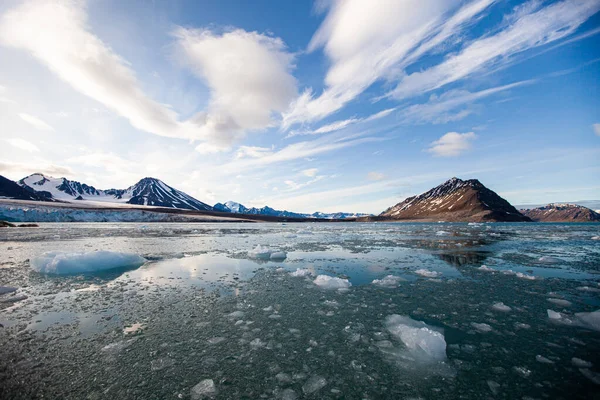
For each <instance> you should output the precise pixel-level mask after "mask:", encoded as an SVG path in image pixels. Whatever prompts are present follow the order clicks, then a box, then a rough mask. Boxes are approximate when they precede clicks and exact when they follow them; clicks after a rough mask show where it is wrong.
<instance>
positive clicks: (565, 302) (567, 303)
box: [547, 297, 573, 307]
mask: <svg viewBox="0 0 600 400" xmlns="http://www.w3.org/2000/svg"><path fill="white" fill-rule="evenodd" d="M547 300H548V301H549V302H550V303H554V304H556V305H559V306H562V307H570V306H571V304H573V303H571V302H570V301H569V300H564V299H556V298H554V297H551V298H549V299H547Z"/></svg>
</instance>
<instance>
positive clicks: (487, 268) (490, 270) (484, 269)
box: [477, 265, 494, 272]
mask: <svg viewBox="0 0 600 400" xmlns="http://www.w3.org/2000/svg"><path fill="white" fill-rule="evenodd" d="M477 269H478V270H480V271H486V272H494V269H493V268H490V267H488V266H487V265H482V266H481V267H479V268H477Z"/></svg>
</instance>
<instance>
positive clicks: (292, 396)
mask: <svg viewBox="0 0 600 400" xmlns="http://www.w3.org/2000/svg"><path fill="white" fill-rule="evenodd" d="M277 398H278V399H281V400H296V399H297V398H298V395H297V394H296V392H294V390H293V389H284V390H283V391H282V392H281V393H280V394H279V396H277Z"/></svg>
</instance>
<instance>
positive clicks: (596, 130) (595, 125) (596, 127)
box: [592, 124, 600, 136]
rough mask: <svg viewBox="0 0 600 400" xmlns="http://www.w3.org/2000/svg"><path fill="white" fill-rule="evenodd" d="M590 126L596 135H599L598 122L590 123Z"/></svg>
mask: <svg viewBox="0 0 600 400" xmlns="http://www.w3.org/2000/svg"><path fill="white" fill-rule="evenodd" d="M592 128H593V129H594V133H595V134H596V136H600V124H594V125H592Z"/></svg>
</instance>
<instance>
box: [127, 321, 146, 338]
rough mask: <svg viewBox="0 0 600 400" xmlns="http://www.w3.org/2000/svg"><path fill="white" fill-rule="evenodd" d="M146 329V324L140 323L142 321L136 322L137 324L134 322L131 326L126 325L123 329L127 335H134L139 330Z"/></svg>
mask: <svg viewBox="0 0 600 400" xmlns="http://www.w3.org/2000/svg"><path fill="white" fill-rule="evenodd" d="M142 329H144V324H142V323H140V322H136V323H135V324H132V325H130V326H126V327H125V328H124V329H123V333H124V334H125V335H132V334H135V333H137V332H138V331H140V330H142Z"/></svg>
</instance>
